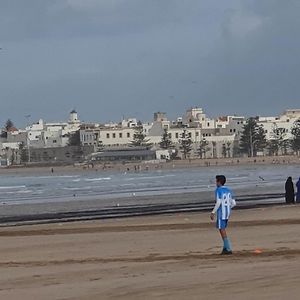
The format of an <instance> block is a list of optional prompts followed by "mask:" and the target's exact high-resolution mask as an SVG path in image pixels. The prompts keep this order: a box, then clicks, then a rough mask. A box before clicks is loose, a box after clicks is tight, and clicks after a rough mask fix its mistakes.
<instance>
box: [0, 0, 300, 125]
mask: <svg viewBox="0 0 300 300" xmlns="http://www.w3.org/2000/svg"><path fill="white" fill-rule="evenodd" d="M299 36H300V1H299V0H284V1H282V0H226V1H220V0H43V1H41V0H26V1H24V0H0V48H2V49H1V50H0V123H1V124H3V123H4V122H5V121H6V120H7V119H8V118H11V119H12V120H13V121H14V122H15V124H17V125H18V126H23V125H24V124H26V123H27V122H34V121H37V120H38V119H40V118H43V119H45V120H47V121H60V120H65V119H67V118H68V114H69V112H70V111H71V110H72V109H76V110H77V111H78V113H79V115H80V118H81V119H82V120H83V121H98V122H108V121H119V120H121V119H122V118H123V117H137V118H139V119H142V120H145V121H146V120H151V119H152V115H153V113H154V112H156V111H164V112H167V115H168V117H169V118H170V119H175V118H176V117H177V116H180V115H182V114H183V113H184V112H185V110H186V109H188V108H190V107H195V106H198V107H202V108H203V109H204V110H205V111H206V113H207V114H208V115H209V116H211V117H215V116H219V115H226V114H238V115H245V116H256V115H264V116H266V115H278V114H280V113H281V112H282V111H283V110H284V109H287V108H300V38H299ZM28 115H31V117H30V118H27V119H26V118H25V116H28Z"/></svg>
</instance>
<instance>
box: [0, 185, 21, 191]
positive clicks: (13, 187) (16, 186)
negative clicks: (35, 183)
mask: <svg viewBox="0 0 300 300" xmlns="http://www.w3.org/2000/svg"><path fill="white" fill-rule="evenodd" d="M12 189H16V190H18V189H26V185H8V186H0V190H12Z"/></svg>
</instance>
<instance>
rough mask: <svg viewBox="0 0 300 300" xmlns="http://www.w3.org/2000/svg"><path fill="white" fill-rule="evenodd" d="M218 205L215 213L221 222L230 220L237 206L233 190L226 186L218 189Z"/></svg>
mask: <svg viewBox="0 0 300 300" xmlns="http://www.w3.org/2000/svg"><path fill="white" fill-rule="evenodd" d="M215 196H216V205H215V207H214V209H213V211H212V212H213V213H214V214H215V213H217V218H218V219H219V220H228V219H229V217H230V214H231V209H232V208H233V207H234V206H235V205H236V202H235V200H234V199H233V195H232V192H231V190H230V189H229V188H228V187H226V186H220V187H218V188H217V189H216V192H215Z"/></svg>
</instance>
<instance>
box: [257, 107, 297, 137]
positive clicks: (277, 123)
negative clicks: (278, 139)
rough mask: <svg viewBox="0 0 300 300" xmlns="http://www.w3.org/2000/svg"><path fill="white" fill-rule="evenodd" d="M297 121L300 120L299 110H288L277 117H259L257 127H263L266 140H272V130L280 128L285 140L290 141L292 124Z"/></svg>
mask: <svg viewBox="0 0 300 300" xmlns="http://www.w3.org/2000/svg"><path fill="white" fill-rule="evenodd" d="M298 119H300V109H288V110H286V111H285V112H283V113H282V114H281V115H279V116H277V117H259V119H258V125H262V126H263V128H264V130H265V134H266V138H267V140H271V139H272V138H274V130H275V129H277V128H282V129H283V130H284V133H285V139H290V138H291V137H292V128H293V126H294V123H295V121H297V120H298Z"/></svg>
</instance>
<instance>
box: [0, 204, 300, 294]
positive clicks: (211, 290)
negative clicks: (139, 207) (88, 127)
mask: <svg viewBox="0 0 300 300" xmlns="http://www.w3.org/2000/svg"><path fill="white" fill-rule="evenodd" d="M299 216H300V206H281V207H268V208H261V209H253V210H236V211H234V214H233V216H232V219H231V225H230V228H229V234H230V236H231V240H232V243H233V247H234V255H233V256H228V257H223V256H220V255H219V254H218V253H219V252H220V238H219V236H218V233H217V231H216V229H215V228H214V225H213V224H211V223H210V222H209V221H208V215H207V213H201V214H198V213H194V214H191V213H189V214H177V215H167V216H151V217H140V218H130V219H122V220H120V219H114V220H102V221H91V222H76V223H68V224H65V223H64V224H49V225H34V226H16V227H6V228H1V229H0V268H1V273H0V299H10V300H15V299H23V300H27V299H28V300H29V299H30V300H31V299H49V300H50V299H51V300H54V299H64V300H66V299H78V300H79V299H80V300H83V299H86V300H87V299H89V300H90V299H284V298H285V297H286V299H298V295H299V293H300V284H299V277H300V268H299V266H300V238H299V237H300V235H299V225H300V218H299ZM255 249H259V250H261V251H262V253H261V254H255V253H254V250H255ZM224 295H225V296H224Z"/></svg>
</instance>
